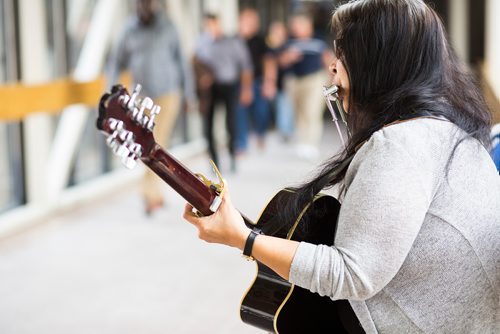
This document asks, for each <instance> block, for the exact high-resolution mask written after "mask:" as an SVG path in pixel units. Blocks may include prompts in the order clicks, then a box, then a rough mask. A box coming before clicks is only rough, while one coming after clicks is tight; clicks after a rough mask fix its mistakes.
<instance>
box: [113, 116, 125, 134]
mask: <svg viewBox="0 0 500 334" xmlns="http://www.w3.org/2000/svg"><path fill="white" fill-rule="evenodd" d="M109 128H110V129H111V130H113V131H120V130H123V128H124V125H123V121H119V120H117V119H114V118H110V119H109Z"/></svg>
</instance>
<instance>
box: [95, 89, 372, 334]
mask: <svg viewBox="0 0 500 334" xmlns="http://www.w3.org/2000/svg"><path fill="white" fill-rule="evenodd" d="M139 90H140V87H137V88H136V90H134V92H133V93H132V94H131V95H129V94H128V92H127V90H126V89H125V88H124V87H122V86H120V85H116V86H114V87H113V88H112V90H111V93H106V94H104V95H103V96H102V98H101V101H100V103H99V116H98V118H97V121H96V125H97V128H98V129H99V130H101V131H102V133H103V134H105V135H106V144H107V145H108V146H109V147H110V148H111V149H112V150H113V152H114V153H115V154H117V155H118V156H120V157H121V158H122V161H123V163H124V164H125V166H127V167H129V168H132V167H133V166H134V165H135V164H136V161H137V160H140V161H142V162H143V163H144V164H145V165H146V166H148V167H149V168H150V169H151V170H153V171H154V172H155V173H156V174H157V175H158V176H159V177H161V178H162V179H163V180H164V181H165V182H166V183H167V184H168V185H170V186H171V187H172V188H173V189H174V190H175V191H176V192H177V193H179V194H180V195H181V196H182V197H183V198H184V199H186V200H187V201H188V202H189V203H191V205H193V207H194V208H196V209H197V210H198V213H199V214H201V215H205V216H208V215H211V214H212V213H213V212H215V211H217V209H218V205H219V204H220V202H221V197H222V195H223V191H222V188H221V186H220V185H218V184H215V183H213V182H211V181H209V180H207V179H206V178H205V177H203V176H202V175H200V174H194V173H193V172H191V171H190V170H189V169H188V168H187V167H186V166H184V165H183V164H182V163H181V162H179V161H178V160H176V159H175V158H174V157H172V156H171V155H170V154H168V152H166V151H165V150H164V149H163V148H162V147H161V146H160V145H158V144H157V143H156V142H155V140H154V137H153V133H152V130H153V127H154V119H155V116H156V115H157V114H158V112H159V107H158V106H155V105H154V104H153V101H152V100H151V99H149V98H141V97H139ZM214 168H215V171H216V173H218V171H217V169H216V167H215V166H214ZM219 177H220V178H221V179H222V177H221V176H220V175H219ZM294 196H296V194H295V193H294V192H293V191H292V190H289V189H284V190H282V191H280V192H279V193H278V194H277V195H276V196H275V197H274V198H273V199H272V200H271V201H270V202H269V204H268V205H267V207H266V208H265V210H264V211H263V213H262V215H261V216H260V218H259V220H258V221H257V223H256V224H254V223H252V222H251V221H250V220H249V219H248V218H246V217H245V216H243V219H244V221H245V224H246V225H247V226H248V227H249V228H251V229H254V230H258V231H259V232H262V233H263V234H266V235H270V236H275V237H278V238H283V239H291V240H296V241H305V242H309V243H313V244H324V245H333V242H334V239H335V230H336V226H337V216H338V213H339V210H340V204H339V202H338V201H337V200H336V199H335V198H333V197H331V196H326V195H318V196H316V197H315V199H314V200H313V201H312V203H310V204H308V205H307V206H306V207H304V208H303V210H302V211H301V212H300V214H299V215H298V217H297V218H296V219H295V220H294V221H291V222H285V221H284V219H282V218H281V217H280V215H279V214H280V212H281V211H282V208H283V207H285V204H286V203H287V202H289V201H290V200H291V199H292V198H293V197H294ZM240 315H241V319H242V320H243V321H244V322H245V323H247V324H249V325H252V326H255V327H258V328H261V329H263V330H266V331H270V332H276V333H281V334H283V333H284V334H287V333H347V331H346V328H347V329H348V330H349V332H350V333H363V331H362V329H361V327H359V323H358V321H357V319H356V316H355V315H354V312H353V311H352V309H351V307H350V305H349V303H348V302H347V301H342V300H340V301H332V300H331V299H330V298H328V297H321V296H319V295H318V294H316V293H312V292H310V291H308V290H305V289H302V288H300V287H297V286H294V285H292V284H290V283H289V282H287V281H286V280H284V279H282V278H281V277H280V276H279V275H278V274H276V273H275V272H274V271H272V270H271V269H269V268H268V267H266V266H265V265H263V264H262V263H259V262H257V276H256V278H255V281H254V282H253V284H252V286H251V287H250V288H249V290H248V291H247V293H246V295H245V296H244V297H243V300H242V302H241V309H240Z"/></svg>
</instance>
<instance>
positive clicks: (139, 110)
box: [97, 85, 160, 168]
mask: <svg viewBox="0 0 500 334" xmlns="http://www.w3.org/2000/svg"><path fill="white" fill-rule="evenodd" d="M140 90H141V86H140V85H137V86H136V87H135V89H134V91H133V92H132V94H131V95H129V93H128V92H127V90H126V89H125V88H124V87H123V86H121V85H116V86H113V88H112V89H111V93H106V94H104V95H103V96H102V97H101V100H100V102H99V117H98V118H97V128H98V129H99V130H101V132H103V133H104V134H105V135H106V136H107V138H106V144H107V145H108V146H109V147H110V148H111V149H112V150H113V152H114V153H115V154H116V155H118V156H120V157H121V158H122V162H123V164H124V165H125V166H126V167H127V168H133V167H135V165H136V164H137V161H136V160H137V159H140V158H143V157H147V156H148V155H149V153H150V152H151V150H152V149H153V147H154V146H155V144H156V142H155V139H154V137H153V128H154V126H155V117H156V115H158V114H159V112H160V107H159V106H158V105H155V104H154V103H153V100H151V99H150V98H149V97H140V96H139V93H140Z"/></svg>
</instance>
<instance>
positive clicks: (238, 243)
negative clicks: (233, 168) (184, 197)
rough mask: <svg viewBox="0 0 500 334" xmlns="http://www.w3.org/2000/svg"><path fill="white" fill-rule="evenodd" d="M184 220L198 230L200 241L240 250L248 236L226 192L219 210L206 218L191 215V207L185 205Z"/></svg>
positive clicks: (240, 217) (241, 219) (246, 229)
mask: <svg viewBox="0 0 500 334" xmlns="http://www.w3.org/2000/svg"><path fill="white" fill-rule="evenodd" d="M183 217H184V219H186V220H187V221H188V222H190V223H191V224H193V225H194V226H195V227H196V228H197V229H198V232H199V233H198V236H199V238H200V239H202V240H205V241H206V242H210V243H218V244H223V245H228V246H231V247H236V248H239V249H241V250H243V248H244V247H245V242H246V239H247V237H248V235H249V234H250V229H249V228H248V227H247V226H246V225H245V223H244V222H243V217H242V216H241V214H240V213H239V212H238V210H236V208H235V207H234V206H233V204H232V202H231V198H230V197H229V192H228V191H227V190H226V192H225V194H224V197H223V198H222V203H221V205H220V207H219V209H218V210H217V211H216V212H215V213H214V214H212V215H210V216H207V217H198V216H196V215H195V214H194V213H193V206H192V205H191V204H189V203H188V204H186V207H185V209H184V215H183Z"/></svg>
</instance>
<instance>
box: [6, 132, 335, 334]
mask: <svg viewBox="0 0 500 334" xmlns="http://www.w3.org/2000/svg"><path fill="white" fill-rule="evenodd" d="M331 131H333V125H332V126H329V127H328V131H327V134H325V136H324V140H323V146H322V154H323V156H326V155H330V154H331V153H333V152H334V150H335V149H336V147H337V140H336V139H335V137H334V136H333V134H332V133H331ZM226 162H227V161H226V160H222V172H223V174H225V176H226V177H227V180H228V184H229V187H230V189H231V194H232V197H233V202H234V203H235V204H236V205H237V206H238V208H239V209H240V210H241V211H242V212H244V213H245V214H246V215H247V216H248V217H249V218H251V219H256V218H257V217H258V215H259V213H260V211H261V209H262V208H263V207H264V206H265V204H266V203H267V201H268V200H269V199H270V197H271V196H272V195H273V194H274V193H276V191H278V190H279V189H280V188H282V187H284V186H287V185H293V184H297V183H299V182H300V181H301V180H304V177H305V176H306V175H307V173H308V172H310V171H311V170H313V169H314V166H315V165H314V164H312V163H310V162H304V161H300V160H298V159H297V158H295V155H294V151H293V148H292V146H290V145H287V144H285V143H283V142H282V141H281V140H280V139H279V138H278V137H277V136H276V135H271V136H270V137H269V138H268V141H267V145H266V148H265V149H264V150H259V149H257V148H256V147H252V148H251V149H250V150H249V153H248V154H247V155H245V156H242V157H241V158H240V160H239V168H238V172H237V173H235V174H231V173H228V171H227V169H228V168H227V166H226V165H227V164H225V163H226ZM185 163H186V164H187V165H188V166H190V168H192V169H193V170H195V171H201V172H205V173H206V174H205V175H207V176H209V175H211V174H210V173H209V168H208V162H207V157H206V156H205V155H202V156H198V157H195V158H192V159H190V160H189V161H185ZM165 193H166V196H167V200H168V206H167V207H166V208H165V209H163V210H161V211H160V212H158V213H157V214H156V215H155V216H154V217H152V218H146V217H145V216H144V215H143V212H142V210H143V208H142V202H141V199H140V196H139V194H138V187H131V188H129V189H126V190H125V191H122V192H120V193H117V194H116V195H115V196H114V197H113V198H107V199H96V201H95V203H93V204H92V205H90V206H85V207H80V208H78V209H76V210H73V211H71V212H69V213H66V214H64V215H61V216H57V217H54V218H53V219H51V221H49V222H47V223H45V224H42V225H40V226H38V227H35V228H33V229H31V230H29V231H27V232H24V233H22V234H20V235H17V236H14V237H11V238H9V239H6V240H2V241H1V242H0V333H2V334H25V333H26V334H28V333H29V334H35V333H37V334H38V333H50V334H63V333H64V334H66V333H72V334H80V333H81V334H83V333H85V334H87V333H102V334H108V333H109V334H111V333H113V334H114V333H117V334H118V333H120V334H126V333H144V334H153V333H260V332H261V331H259V330H257V329H254V328H252V327H250V326H247V325H245V324H243V323H242V322H241V320H240V319H239V314H238V312H239V303H240V299H241V297H242V296H243V294H244V293H245V291H246V289H247V288H248V286H249V285H250V283H251V282H252V280H253V278H254V277H255V264H254V263H252V262H247V261H245V260H244V259H243V258H242V257H241V256H240V255H239V251H237V250H235V249H230V248H228V247H224V246H219V245H209V244H206V243H204V242H201V241H200V240H198V238H197V233H196V231H195V229H194V228H193V227H192V226H190V225H189V224H188V223H186V222H184V221H183V220H182V218H181V215H182V209H183V206H184V200H183V199H182V198H180V197H179V196H178V195H176V194H174V193H173V192H172V191H170V190H169V189H168V188H166V187H165Z"/></svg>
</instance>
